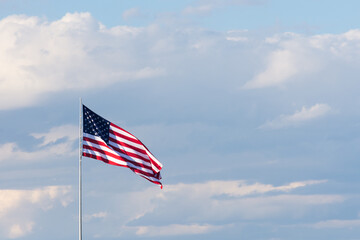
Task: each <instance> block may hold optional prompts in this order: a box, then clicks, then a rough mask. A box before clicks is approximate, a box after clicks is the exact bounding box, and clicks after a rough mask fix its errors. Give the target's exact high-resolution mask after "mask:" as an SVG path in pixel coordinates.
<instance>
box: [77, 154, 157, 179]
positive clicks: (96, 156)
mask: <svg viewBox="0 0 360 240" xmlns="http://www.w3.org/2000/svg"><path fill="white" fill-rule="evenodd" d="M89 150H90V149H89ZM94 152H96V151H94ZM83 156H86V157H91V158H94V159H97V160H101V161H103V162H105V163H108V164H111V165H116V166H120V167H126V168H129V169H131V170H132V171H133V172H135V173H140V174H143V175H145V176H148V177H153V178H156V179H157V177H156V175H155V174H154V173H148V172H143V171H142V170H140V169H137V168H133V167H131V166H127V165H122V164H119V163H116V162H113V161H111V160H110V159H107V158H104V157H102V156H98V155H96V154H89V153H87V152H83ZM106 156H107V155H106Z"/></svg>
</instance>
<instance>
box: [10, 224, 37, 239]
mask: <svg viewBox="0 0 360 240" xmlns="http://www.w3.org/2000/svg"><path fill="white" fill-rule="evenodd" d="M33 227H34V222H27V223H25V224H23V225H22V226H21V225H19V224H14V225H12V226H11V227H10V231H9V234H8V238H19V237H23V236H25V235H27V234H29V233H31V232H32V230H33Z"/></svg>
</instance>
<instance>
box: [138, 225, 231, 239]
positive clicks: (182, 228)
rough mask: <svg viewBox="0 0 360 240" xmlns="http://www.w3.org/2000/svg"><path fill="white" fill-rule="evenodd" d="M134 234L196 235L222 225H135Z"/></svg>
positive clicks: (152, 235) (211, 230)
mask: <svg viewBox="0 0 360 240" xmlns="http://www.w3.org/2000/svg"><path fill="white" fill-rule="evenodd" d="M135 228H136V229H137V230H136V235H140V236H149V237H155V236H181V235H197V234H205V233H210V232H213V231H217V230H221V229H223V228H224V226H215V225H209V224H206V225H199V224H191V225H181V224H171V225H168V226H138V227H135Z"/></svg>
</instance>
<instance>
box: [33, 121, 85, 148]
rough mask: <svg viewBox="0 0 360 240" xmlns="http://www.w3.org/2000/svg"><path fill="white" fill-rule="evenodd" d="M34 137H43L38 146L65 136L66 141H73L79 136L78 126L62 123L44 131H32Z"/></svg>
mask: <svg viewBox="0 0 360 240" xmlns="http://www.w3.org/2000/svg"><path fill="white" fill-rule="evenodd" d="M31 136H33V137H34V138H36V139H43V142H42V143H41V144H40V145H39V146H40V147H43V146H46V145H48V144H50V143H55V142H56V141H58V140H60V139H63V138H66V139H67V140H68V141H75V140H76V139H78V138H79V127H78V126H75V125H62V126H58V127H54V128H51V129H50V130H49V132H46V133H32V134H31Z"/></svg>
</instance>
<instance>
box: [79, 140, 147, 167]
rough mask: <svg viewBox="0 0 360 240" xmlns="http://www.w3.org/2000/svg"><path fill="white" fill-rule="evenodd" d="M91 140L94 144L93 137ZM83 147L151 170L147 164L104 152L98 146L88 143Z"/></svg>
mask: <svg viewBox="0 0 360 240" xmlns="http://www.w3.org/2000/svg"><path fill="white" fill-rule="evenodd" d="M91 140H92V141H90V142H94V143H95V144H96V141H94V140H93V139H91ZM106 147H107V146H106ZM83 148H84V149H88V150H91V151H94V152H99V153H102V154H104V155H106V156H109V157H113V158H115V159H118V160H121V161H124V162H129V163H131V164H133V165H135V166H137V167H141V168H146V169H149V170H151V171H153V170H152V168H151V167H149V166H146V165H144V164H141V163H138V162H134V161H132V160H129V159H126V158H123V157H121V156H119V155H116V154H113V153H110V152H106V151H104V150H102V149H99V148H96V147H92V146H88V145H83ZM109 161H111V160H109ZM140 171H141V170H140Z"/></svg>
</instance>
